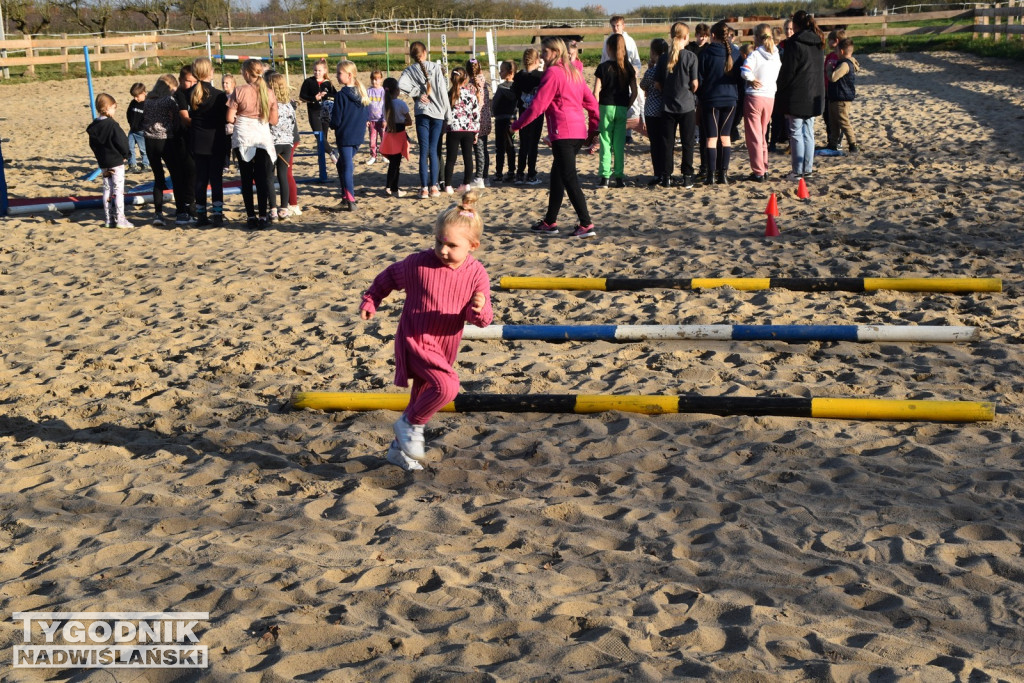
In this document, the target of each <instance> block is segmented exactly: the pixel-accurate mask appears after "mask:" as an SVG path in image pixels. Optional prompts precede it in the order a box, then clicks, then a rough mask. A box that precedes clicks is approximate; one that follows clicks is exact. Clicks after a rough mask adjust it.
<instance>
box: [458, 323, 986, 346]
mask: <svg viewBox="0 0 1024 683" xmlns="http://www.w3.org/2000/svg"><path fill="white" fill-rule="evenodd" d="M462 338H463V339H465V340H468V341H480V340H489V339H504V340H506V341H510V340H532V341H552V342H554V341H644V340H648V339H662V340H670V339H691V340H698V339H700V340H711V341H729V340H731V341H782V342H809V341H821V342H825V341H846V342H883V341H884V342H931V343H955V342H968V341H975V340H976V339H977V328H975V327H958V326H945V325H489V326H487V327H482V328H481V327H473V326H469V325H467V326H466V328H465V329H464V330H463V334H462Z"/></svg>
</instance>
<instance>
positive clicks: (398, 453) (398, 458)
mask: <svg viewBox="0 0 1024 683" xmlns="http://www.w3.org/2000/svg"><path fill="white" fill-rule="evenodd" d="M384 459H385V460H387V461H388V462H389V463H391V464H392V465H398V466H399V467H401V468H402V469H403V470H405V471H406V472H417V471H419V470H422V469H423V465H421V464H420V462H419V460H416V459H415V458H410V457H409V456H408V455H406V454H405V453H403V452H402V449H401V448H400V447H399V446H398V441H397V440H392V441H391V447H390V448H388V454H387V455H386V456H384Z"/></svg>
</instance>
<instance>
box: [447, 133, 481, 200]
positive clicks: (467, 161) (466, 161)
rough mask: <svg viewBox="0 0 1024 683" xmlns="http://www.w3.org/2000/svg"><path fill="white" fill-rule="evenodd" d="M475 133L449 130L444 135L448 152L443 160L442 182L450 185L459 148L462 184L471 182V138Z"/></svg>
mask: <svg viewBox="0 0 1024 683" xmlns="http://www.w3.org/2000/svg"><path fill="white" fill-rule="evenodd" d="M475 137H476V133H474V132H473V131H461V130H450V131H448V135H447V136H445V144H446V146H447V147H448V154H447V156H446V157H445V161H444V184H445V185H447V186H448V187H451V186H452V175H453V174H454V173H455V155H456V154H457V153H458V151H459V148H461V149H462V166H463V168H462V171H463V173H462V184H463V185H469V184H470V183H471V182H473V138H475Z"/></svg>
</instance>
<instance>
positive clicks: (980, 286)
mask: <svg viewBox="0 0 1024 683" xmlns="http://www.w3.org/2000/svg"><path fill="white" fill-rule="evenodd" d="M500 284H501V287H502V288H503V289H570V290H596V291H605V292H619V291H637V290H641V289H711V288H715V287H732V288H733V289H739V290H744V291H755V290H761V289H789V290H792V291H795V292H874V291H878V290H881V289H888V290H894V291H898V292H956V293H963V292H1001V291H1003V281H1002V280H1001V279H999V278H973V277H972V278H950V277H940V278H927V277H722V278H714V277H705V278H697V277H695V278H614V277H609V278H604V277H503V278H501V283H500Z"/></svg>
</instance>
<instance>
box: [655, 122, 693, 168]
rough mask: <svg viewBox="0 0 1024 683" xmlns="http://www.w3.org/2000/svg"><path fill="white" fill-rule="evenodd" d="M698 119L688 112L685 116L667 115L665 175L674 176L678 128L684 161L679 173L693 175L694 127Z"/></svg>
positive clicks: (681, 163) (680, 165)
mask: <svg viewBox="0 0 1024 683" xmlns="http://www.w3.org/2000/svg"><path fill="white" fill-rule="evenodd" d="M696 119H697V113H696V112H693V111H688V112H686V113H685V114H670V113H667V112H666V113H665V116H664V118H663V119H662V120H663V121H664V122H665V130H664V134H665V137H664V140H665V142H664V148H665V161H664V164H665V165H664V167H663V168H664V171H663V173H664V174H665V175H672V160H673V157H674V156H675V147H676V128H678V129H679V138H680V140H682V143H683V154H682V161H681V162H680V164H679V172H680V173H682V174H683V175H693V126H694V123H695V121H696ZM651 140H652V142H651V145H652V146H653V145H654V142H653V140H654V138H651Z"/></svg>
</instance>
